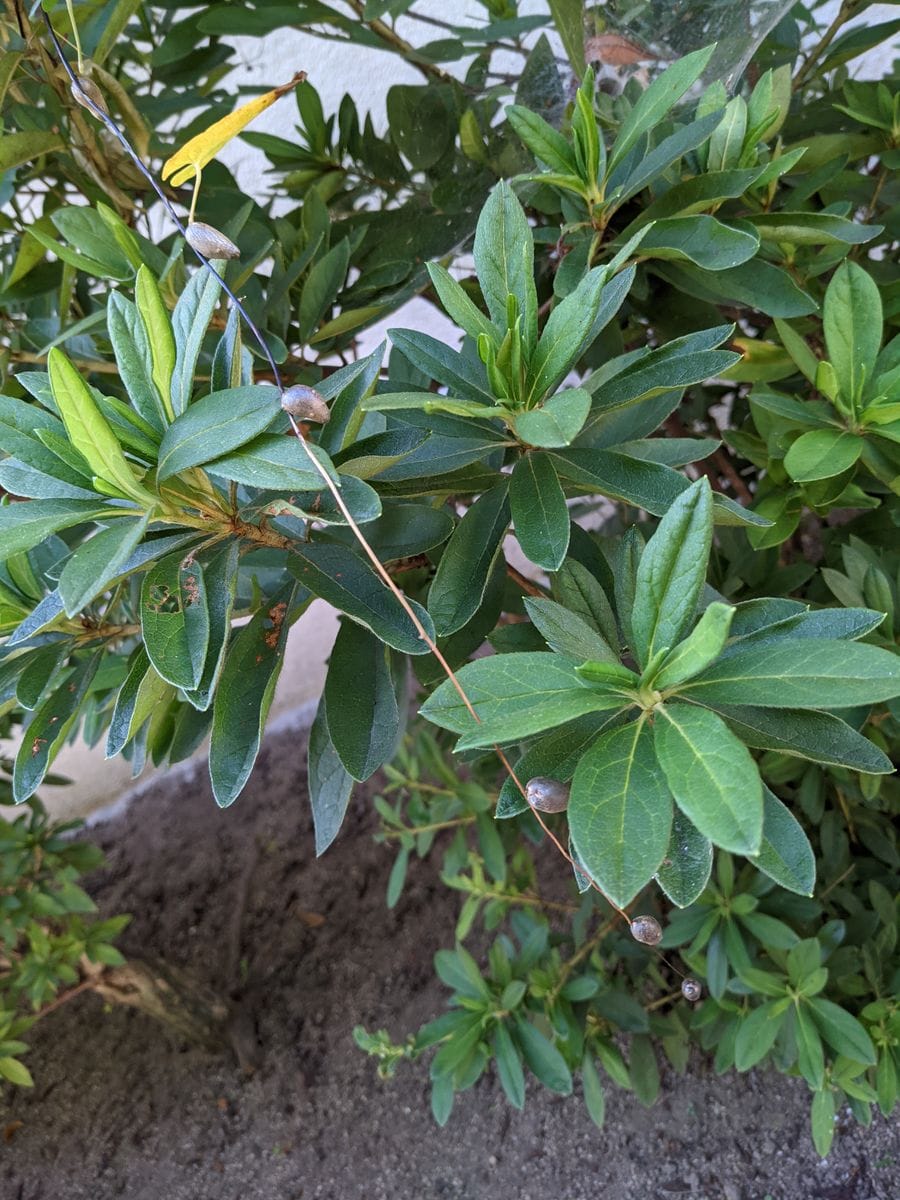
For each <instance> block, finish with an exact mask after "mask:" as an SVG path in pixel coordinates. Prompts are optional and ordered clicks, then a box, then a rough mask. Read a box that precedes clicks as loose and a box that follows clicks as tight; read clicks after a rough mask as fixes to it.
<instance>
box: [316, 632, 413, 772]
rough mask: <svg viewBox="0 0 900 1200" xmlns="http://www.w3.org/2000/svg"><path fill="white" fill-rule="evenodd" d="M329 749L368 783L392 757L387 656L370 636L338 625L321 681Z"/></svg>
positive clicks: (393, 718) (394, 729)
mask: <svg viewBox="0 0 900 1200" xmlns="http://www.w3.org/2000/svg"><path fill="white" fill-rule="evenodd" d="M324 696H325V719H326V721H327V724H328V732H329V735H330V737H331V742H332V745H333V746H334V749H335V751H336V753H337V755H338V758H339V759H340V760H341V763H342V764H343V765H344V767H345V768H346V770H347V771H348V772H349V773H350V775H351V776H352V777H353V778H354V779H358V780H364V779H368V778H369V776H370V775H372V774H374V772H375V771H377V770H378V768H379V767H380V766H381V765H382V764H383V763H384V762H385V761H386V760H387V759H388V758H390V757H391V755H392V754H393V753H394V750H395V748H396V743H397V737H398V735H399V732H400V710H399V707H398V703H397V695H396V691H395V686H394V680H393V677H392V673H391V661H390V652H389V651H388V649H387V648H386V647H385V646H384V644H383V643H382V642H381V641H379V639H378V638H376V637H375V636H374V634H372V633H370V632H369V630H368V629H364V628H363V627H362V626H361V625H357V624H356V623H355V622H353V621H346V620H345V621H342V622H341V626H340V631H339V633H338V636H337V640H336V641H335V643H334V648H333V649H332V651H331V658H330V661H329V666H328V675H327V677H326V680H325V692H324Z"/></svg>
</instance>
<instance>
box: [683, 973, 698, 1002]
mask: <svg viewBox="0 0 900 1200" xmlns="http://www.w3.org/2000/svg"><path fill="white" fill-rule="evenodd" d="M681 994H682V996H684V998H685V1000H690V1002H691V1004H693V1003H694V1002H695V1001H696V1000H699V999H700V997H701V996H702V995H703V988H702V987H701V986H700V984H699V983H698V982H697V980H696V979H683V980H682V981H681Z"/></svg>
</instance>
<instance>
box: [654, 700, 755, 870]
mask: <svg viewBox="0 0 900 1200" xmlns="http://www.w3.org/2000/svg"><path fill="white" fill-rule="evenodd" d="M653 741H654V746H655V747H656V755H657V758H658V759H659V762H660V764H661V766H662V768H663V771H664V772H665V776H666V779H667V780H668V783H669V787H670V788H671V789H672V795H673V796H674V797H675V801H676V803H677V804H678V806H679V808H681V809H682V811H683V812H684V813H685V814H686V815H687V817H688V818H689V819H690V820H691V822H692V823H693V824H694V825H695V826H696V827H697V829H698V830H699V831H700V833H702V834H703V835H704V836H705V837H708V838H709V840H710V841H711V842H713V843H714V844H715V845H717V846H721V847H722V849H723V850H732V851H734V852H735V853H737V854H756V853H758V852H759V848H760V842H761V839H762V826H763V801H762V783H761V781H760V778H759V771H758V770H757V767H756V763H755V762H754V761H753V759H752V758H751V756H750V752H749V751H748V750H747V748H746V746H744V744H743V743H742V742H739V741H738V739H737V738H736V737H735V736H734V734H733V733H732V732H731V730H730V729H729V728H728V726H727V725H726V724H725V722H724V721H723V720H722V718H721V717H720V716H718V715H717V714H716V713H714V712H710V711H709V709H704V708H697V707H694V706H693V705H688V704H678V703H673V704H666V705H659V706H658V707H657V708H656V712H655V718H654V724H653Z"/></svg>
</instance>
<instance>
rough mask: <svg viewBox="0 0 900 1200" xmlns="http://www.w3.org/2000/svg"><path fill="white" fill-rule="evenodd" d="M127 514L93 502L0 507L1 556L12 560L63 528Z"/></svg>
mask: <svg viewBox="0 0 900 1200" xmlns="http://www.w3.org/2000/svg"><path fill="white" fill-rule="evenodd" d="M123 515H124V516H127V515H128V511H127V510H125V511H124V512H123V511H122V510H121V509H118V510H117V509H115V508H113V507H112V506H109V507H108V506H105V505H103V504H99V503H95V502H94V501H93V500H28V501H26V502H25V503H19V504H0V555H2V556H3V558H4V559H7V558H12V556H13V555H14V554H20V553H21V552H22V551H23V550H30V549H31V548H32V546H37V545H39V544H40V543H41V542H42V541H44V539H45V538H48V537H49V536H50V534H52V533H58V532H59V531H60V530H61V529H71V528H72V526H73V525H85V524H87V523H88V522H89V521H95V520H100V519H101V518H106V517H113V516H123Z"/></svg>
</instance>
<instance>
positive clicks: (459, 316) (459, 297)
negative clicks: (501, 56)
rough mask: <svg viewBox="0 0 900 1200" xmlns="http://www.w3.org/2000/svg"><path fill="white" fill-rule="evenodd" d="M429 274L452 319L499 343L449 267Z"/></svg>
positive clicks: (475, 334) (431, 266)
mask: <svg viewBox="0 0 900 1200" xmlns="http://www.w3.org/2000/svg"><path fill="white" fill-rule="evenodd" d="M537 119H538V120H539V119H540V118H537ZM556 136H557V137H558V138H560V140H562V141H563V143H564V144H565V139H563V138H562V136H561V134H557V135H556ZM428 274H429V276H430V278H431V282H432V284H433V286H434V290H435V291H436V292H437V294H438V299H439V300H440V302H441V304H442V305H443V307H444V311H445V312H446V314H447V316H448V317H449V318H450V319H451V321H455V322H456V324H457V325H458V326H459V327H460V329H463V330H464V331H465V332H466V333H467V334H468V335H469V337H473V338H477V337H478V335H479V334H481V333H484V334H486V335H487V336H488V337H489V338H490V339H491V341H492V342H493V343H494V344H495V345H499V338H498V331H497V330H496V329H495V328H494V326H493V325H492V324H491V322H490V320H489V319H488V318H487V317H486V316H485V314H484V313H483V312H482V311H481V309H480V308H479V307H478V305H477V304H475V302H474V301H473V300H470V299H469V296H468V294H467V292H466V291H465V289H464V288H463V287H462V286H461V284H459V283H457V281H456V280H455V279H454V278H453V276H452V275H451V274H450V272H449V271H448V270H447V268H446V267H443V266H441V264H440V263H429V264H428Z"/></svg>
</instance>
